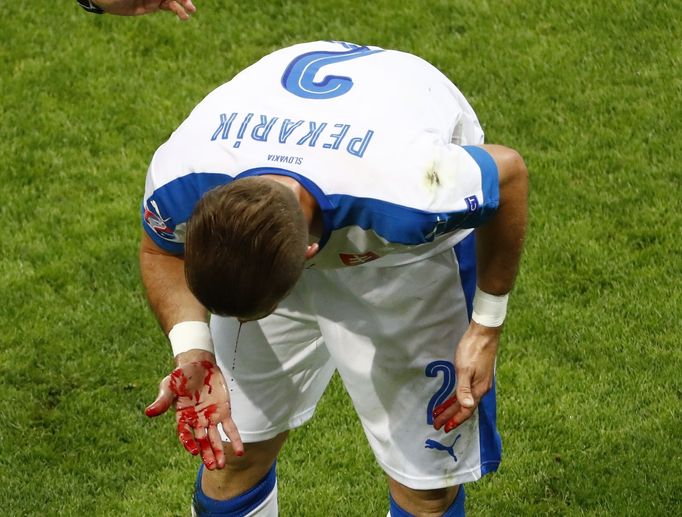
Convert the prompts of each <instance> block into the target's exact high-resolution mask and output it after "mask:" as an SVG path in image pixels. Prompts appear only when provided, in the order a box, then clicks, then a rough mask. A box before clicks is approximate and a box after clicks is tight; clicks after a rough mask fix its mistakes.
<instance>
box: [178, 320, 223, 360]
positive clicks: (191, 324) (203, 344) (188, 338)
mask: <svg viewBox="0 0 682 517" xmlns="http://www.w3.org/2000/svg"><path fill="white" fill-rule="evenodd" d="M168 339H169V340H170V343H171V347H172V348H173V357H177V356H178V354H181V353H183V352H187V351H188V350H206V351H207V352H211V353H214V352H213V340H212V339H211V330H210V329H209V328H208V324H207V323H206V322H204V321H183V322H181V323H178V324H176V325H175V326H173V328H172V329H171V331H170V332H169V333H168Z"/></svg>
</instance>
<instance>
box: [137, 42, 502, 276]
mask: <svg viewBox="0 0 682 517" xmlns="http://www.w3.org/2000/svg"><path fill="white" fill-rule="evenodd" d="M482 142H483V131H482V129H481V127H480V125H479V123H478V121H477V119H476V115H475V113H474V111H473V110H472V108H471V106H470V105H469V103H468V102H467V101H466V99H465V98H464V96H463V95H462V94H461V93H460V91H459V90H458V89H457V88H456V87H455V86H454V84H452V82H451V81H450V80H448V79H447V78H446V77H445V76H444V75H443V74H442V73H441V72H439V71H438V70H437V69H436V68H434V67H433V66H432V65H430V64H429V63H427V62H426V61H424V60H423V59H421V58H419V57H416V56H413V55H411V54H407V53H404V52H398V51H393V50H384V49H380V48H377V47H363V46H358V45H353V44H349V43H341V42H326V41H320V42H314V43H305V44H300V45H295V46H292V47H288V48H285V49H282V50H278V51H276V52H273V53H272V54H270V55H267V56H265V57H264V58H263V59H261V60H260V61H258V62H257V63H255V64H254V65H252V66H250V67H249V68H247V69H245V70H244V71H242V72H241V73H239V74H238V75H237V76H235V77H234V78H233V79H232V80H231V81H229V82H227V83H225V84H223V85H222V86H220V87H218V88H217V89H216V90H214V91H213V92H211V93H210V94H209V95H208V96H207V97H206V98H205V99H204V100H202V101H201V102H200V103H199V104H198V105H197V106H196V108H195V109H194V110H193V111H192V113H191V114H190V115H189V117H188V118H187V119H186V120H185V121H184V122H183V123H182V124H181V125H180V127H179V128H178V129H177V130H176V131H175V132H174V133H173V134H172V136H171V137H170V139H169V140H168V141H167V142H166V143H164V144H163V145H161V147H160V148H159V149H158V150H157V151H156V153H155V154H154V157H153V159H152V162H151V164H150V166H149V171H148V175H147V181H146V190H145V197H144V202H143V208H142V211H143V217H144V220H145V223H146V224H144V227H145V229H146V230H147V232H148V234H149V235H150V236H151V238H152V239H153V240H154V241H155V242H156V243H157V244H158V245H159V246H160V247H162V248H164V249H166V250H167V251H170V252H174V253H182V252H183V243H184V226H185V224H186V221H187V220H188V218H189V216H190V215H191V212H192V209H193V207H194V205H195V204H196V202H197V201H198V200H199V199H200V198H201V196H202V195H203V194H204V193H205V192H206V191H207V190H209V189H211V188H214V187H216V186H218V185H223V184H226V183H229V182H231V181H233V180H234V179H236V178H244V177H247V176H253V175H260V174H281V175H286V176H290V177H293V178H295V179H297V180H298V181H299V182H300V183H301V184H302V185H303V186H304V187H305V188H306V189H307V190H308V191H309V192H310V193H311V194H312V195H313V196H314V197H315V199H316V200H317V202H318V204H319V206H320V208H321V212H322V217H323V226H324V232H323V235H322V236H321V239H320V248H321V249H320V252H319V253H318V254H317V255H316V256H315V257H313V259H311V261H310V264H309V266H315V267H317V268H338V267H344V266H354V265H360V264H367V265H372V266H393V265H399V264H406V263H409V262H413V261H415V260H421V259H423V258H427V257H430V256H433V255H435V254H437V253H439V252H441V251H443V250H444V249H447V248H448V247H452V246H453V245H454V244H456V243H457V242H459V241H460V240H461V239H462V238H464V237H465V236H466V235H467V234H468V233H469V232H470V231H471V228H473V227H476V226H478V225H480V224H482V223H483V222H484V221H485V220H486V219H487V217H488V216H489V215H490V214H492V213H493V212H494V211H495V210H496V208H497V205H498V194H499V192H498V179H497V169H496V167H495V163H494V161H493V160H492V158H491V157H490V156H489V155H488V154H487V153H486V152H485V151H483V150H482V149H481V148H479V147H469V145H473V144H480V143H482Z"/></svg>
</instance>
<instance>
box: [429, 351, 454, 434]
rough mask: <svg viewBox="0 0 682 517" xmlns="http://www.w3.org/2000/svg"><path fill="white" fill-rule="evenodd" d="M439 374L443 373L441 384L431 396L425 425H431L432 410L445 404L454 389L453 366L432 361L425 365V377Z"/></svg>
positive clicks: (448, 363) (446, 362)
mask: <svg viewBox="0 0 682 517" xmlns="http://www.w3.org/2000/svg"><path fill="white" fill-rule="evenodd" d="M440 372H442V373H443V384H441V386H440V388H438V391H436V393H434V394H433V397H431V400H429V405H428V407H427V408H426V423H427V424H429V425H432V424H433V410H434V409H435V408H436V407H437V406H439V405H441V404H442V403H443V402H445V401H446V400H447V398H448V395H449V394H450V392H451V391H452V390H453V389H454V388H455V365H454V364H452V363H451V362H450V361H433V362H432V363H429V364H427V365H426V369H425V372H424V373H426V376H427V377H438V373H440Z"/></svg>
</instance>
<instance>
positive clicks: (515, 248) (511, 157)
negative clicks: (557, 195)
mask: <svg viewBox="0 0 682 517" xmlns="http://www.w3.org/2000/svg"><path fill="white" fill-rule="evenodd" d="M483 147H484V148H485V149H486V151H488V152H489V153H490V154H491V155H492V157H493V159H494V160H495V162H496V163H497V167H498V174H499V183H500V204H499V208H498V210H497V212H496V213H495V215H494V216H493V218H492V219H491V220H490V221H488V222H487V223H486V224H485V225H484V226H481V227H480V228H478V229H477V230H476V246H477V250H476V251H477V284H478V287H479V288H480V289H481V290H482V291H485V292H486V293H490V294H494V295H501V294H506V293H508V292H509V291H511V288H512V286H513V284H514V279H515V278H516V274H517V272H518V268H519V262H520V260H521V252H522V249H523V241H524V237H525V234H526V223H527V219H528V170H527V169H526V165H525V163H524V161H523V159H522V158H521V156H520V155H519V154H518V153H517V152H516V151H514V150H512V149H509V148H507V147H503V146H497V145H485V146H483Z"/></svg>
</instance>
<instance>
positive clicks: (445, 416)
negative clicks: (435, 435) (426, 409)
mask: <svg viewBox="0 0 682 517" xmlns="http://www.w3.org/2000/svg"><path fill="white" fill-rule="evenodd" d="M501 331H502V327H495V328H492V327H485V326H483V325H479V324H478V323H476V322H475V321H472V322H471V324H470V325H469V328H468V329H467V331H466V332H465V333H464V336H462V339H461V340H460V342H459V345H458V346H457V353H456V354H455V375H456V377H457V389H456V390H455V394H454V395H453V396H452V397H450V398H449V399H447V400H446V401H445V402H443V403H442V404H441V405H439V406H437V407H436V408H435V409H434V410H433V427H434V428H435V429H440V428H441V427H444V431H445V432H446V433H449V432H450V431H452V430H453V429H454V428H455V427H457V426H459V425H460V424H461V423H462V422H464V421H465V420H467V419H468V418H470V417H471V415H473V413H474V411H475V410H476V407H477V406H478V403H479V402H480V400H481V397H483V395H485V394H486V393H487V392H488V391H489V390H490V388H491V387H492V385H493V380H494V376H495V358H496V356H497V346H498V344H499V341H500V333H501Z"/></svg>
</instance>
